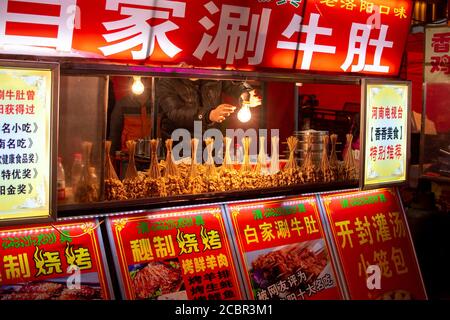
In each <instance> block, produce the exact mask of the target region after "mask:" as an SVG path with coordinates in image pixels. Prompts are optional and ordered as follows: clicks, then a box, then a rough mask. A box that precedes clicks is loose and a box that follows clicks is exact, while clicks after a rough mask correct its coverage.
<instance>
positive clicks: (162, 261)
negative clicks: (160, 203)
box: [108, 206, 242, 300]
mask: <svg viewBox="0 0 450 320" xmlns="http://www.w3.org/2000/svg"><path fill="white" fill-rule="evenodd" d="M108 232H109V233H110V240H111V242H112V247H113V250H114V256H115V258H116V266H117V269H118V270H119V271H120V280H121V286H122V292H123V295H124V298H126V299H137V300H142V299H154V300H239V299H242V293H241V290H240V287H239V282H238V278H237V272H236V268H235V265H234V261H233V256H232V253H231V249H230V244H229V242H228V238H227V234H226V231H225V225H224V219H223V217H222V212H221V210H220V208H219V207H218V206H217V207H206V208H198V209H192V210H179V211H167V210H164V211H160V212H153V213H143V214H139V215H131V216H122V217H115V218H110V219H108Z"/></svg>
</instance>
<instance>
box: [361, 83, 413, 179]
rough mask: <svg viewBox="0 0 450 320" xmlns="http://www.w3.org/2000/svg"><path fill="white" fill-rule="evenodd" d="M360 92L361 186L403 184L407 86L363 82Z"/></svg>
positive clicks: (407, 142)
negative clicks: (361, 97) (361, 109)
mask: <svg viewBox="0 0 450 320" xmlns="http://www.w3.org/2000/svg"><path fill="white" fill-rule="evenodd" d="M362 90H363V101H364V105H363V116H362V119H361V123H362V130H361V132H362V135H361V137H362V140H363V143H362V144H361V145H362V148H363V150H362V151H363V156H362V157H361V159H362V170H363V174H362V175H361V185H362V187H364V188H371V187H372V188H373V187H376V186H380V185H386V184H397V183H403V182H405V181H406V179H407V173H408V165H409V153H410V117H411V112H410V110H411V86H410V83H408V82H396V81H395V82H380V81H369V80H366V81H364V83H363V86H362Z"/></svg>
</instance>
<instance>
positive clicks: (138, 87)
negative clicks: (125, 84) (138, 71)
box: [131, 77, 145, 96]
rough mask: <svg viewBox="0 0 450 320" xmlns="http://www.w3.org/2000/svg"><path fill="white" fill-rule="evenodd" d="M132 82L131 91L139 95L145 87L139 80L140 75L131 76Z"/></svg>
mask: <svg viewBox="0 0 450 320" xmlns="http://www.w3.org/2000/svg"><path fill="white" fill-rule="evenodd" d="M133 79H134V82H133V86H132V87H131V91H133V93H134V94H135V95H138V96H139V95H141V94H143V93H144V90H145V87H144V84H143V83H142V81H141V77H133Z"/></svg>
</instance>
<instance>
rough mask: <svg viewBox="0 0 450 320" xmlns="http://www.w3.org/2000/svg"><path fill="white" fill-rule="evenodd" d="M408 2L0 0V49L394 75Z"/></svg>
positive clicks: (152, 61) (208, 65) (166, 62)
mask: <svg viewBox="0 0 450 320" xmlns="http://www.w3.org/2000/svg"><path fill="white" fill-rule="evenodd" d="M24 3H26V5H24ZM412 8H413V5H412V1H411V0H396V1H392V0H314V1H306V0H272V1H270V0H195V1H192V0H191V1H188V0H103V1H92V0H77V1H76V0H0V54H1V53H6V54H28V55H29V54H32V55H45V56H49V55H51V56H69V57H84V58H91V59H107V60H114V61H120V60H122V61H123V62H124V63H129V62H131V63H140V64H141V63H142V64H146V65H153V66H154V65H177V64H179V63H181V62H186V63H188V64H190V65H193V66H196V67H204V68H217V67H221V68H228V69H240V70H266V69H268V68H276V69H280V68H281V69H286V70H297V71H302V72H309V71H316V72H333V73H355V74H356V73H358V74H370V75H374V74H379V75H397V74H398V73H399V71H400V64H401V58H402V53H403V50H404V48H405V42H406V36H407V34H408V32H409V27H410V25H411V16H412ZM444 40H445V39H444Z"/></svg>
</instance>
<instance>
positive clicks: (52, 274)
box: [0, 220, 111, 300]
mask: <svg viewBox="0 0 450 320" xmlns="http://www.w3.org/2000/svg"><path fill="white" fill-rule="evenodd" d="M101 246H102V242H101V238H100V236H99V230H98V223H97V221H96V220H89V221H82V222H73V223H57V224H54V225H39V226H29V227H26V228H23V227H22V228H1V229H0V300H103V299H105V300H106V299H111V294H110V291H109V290H110V288H111V286H110V285H109V282H108V281H109V278H108V276H109V275H108V273H107V269H106V267H105V260H104V254H103V248H102V247H101Z"/></svg>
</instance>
